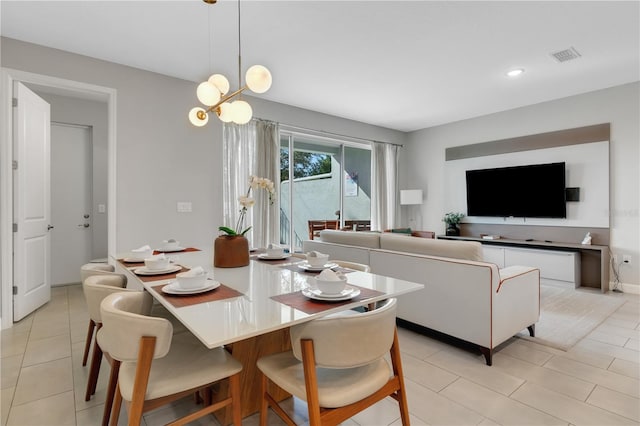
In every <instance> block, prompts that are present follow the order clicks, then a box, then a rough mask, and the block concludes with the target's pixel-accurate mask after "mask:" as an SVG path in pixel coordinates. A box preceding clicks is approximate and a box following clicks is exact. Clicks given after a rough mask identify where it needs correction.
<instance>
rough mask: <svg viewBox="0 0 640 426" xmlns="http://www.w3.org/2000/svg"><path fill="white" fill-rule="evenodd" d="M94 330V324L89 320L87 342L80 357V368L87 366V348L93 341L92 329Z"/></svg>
mask: <svg viewBox="0 0 640 426" xmlns="http://www.w3.org/2000/svg"><path fill="white" fill-rule="evenodd" d="M94 328H96V323H95V322H93V320H92V319H90V320H89V329H88V330H87V341H86V343H85V344H84V354H83V355H82V366H83V367H84V366H85V365H87V359H88V358H89V348H90V347H91V341H92V340H93V329H94Z"/></svg>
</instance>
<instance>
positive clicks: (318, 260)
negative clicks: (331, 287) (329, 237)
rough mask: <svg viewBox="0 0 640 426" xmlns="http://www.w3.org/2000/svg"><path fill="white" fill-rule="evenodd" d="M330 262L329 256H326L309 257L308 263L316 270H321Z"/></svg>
mask: <svg viewBox="0 0 640 426" xmlns="http://www.w3.org/2000/svg"><path fill="white" fill-rule="evenodd" d="M328 261H329V255H328V254H325V255H323V256H309V255H307V263H309V265H311V266H313V267H314V268H321V267H323V266H324V265H325V264H326V263H327V262H328Z"/></svg>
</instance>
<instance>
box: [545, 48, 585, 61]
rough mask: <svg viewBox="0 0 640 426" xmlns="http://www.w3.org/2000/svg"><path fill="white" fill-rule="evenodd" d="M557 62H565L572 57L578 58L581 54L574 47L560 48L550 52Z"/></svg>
mask: <svg viewBox="0 0 640 426" xmlns="http://www.w3.org/2000/svg"><path fill="white" fill-rule="evenodd" d="M551 56H553V57H554V58H556V60H557V61H558V62H567V61H571V60H573V59H578V58H579V57H581V56H582V55H581V54H580V53H578V51H577V50H576V48H575V47H570V48H569V49H565V50H560V51H559V52H554V53H552V54H551Z"/></svg>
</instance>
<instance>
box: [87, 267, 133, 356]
mask: <svg viewBox="0 0 640 426" xmlns="http://www.w3.org/2000/svg"><path fill="white" fill-rule="evenodd" d="M114 271H115V268H114V266H113V265H109V264H108V263H95V262H91V263H87V264H84V265H82V266H81V267H80V282H81V283H82V285H83V287H84V280H85V279H87V278H88V277H91V276H94V275H118V276H120V277H121V278H122V283H121V285H120V287H125V286H126V285H127V277H126V276H124V275H120V274H116V273H115V272H114ZM95 329H96V323H95V322H94V321H93V320H92V319H91V316H89V328H88V330H87V338H86V341H85V343H84V353H83V354H82V366H83V367H84V366H85V365H87V360H88V358H89V351H90V348H91V341H92V340H93V333H94V332H95Z"/></svg>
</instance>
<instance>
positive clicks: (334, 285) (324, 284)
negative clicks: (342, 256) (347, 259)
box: [314, 277, 347, 294]
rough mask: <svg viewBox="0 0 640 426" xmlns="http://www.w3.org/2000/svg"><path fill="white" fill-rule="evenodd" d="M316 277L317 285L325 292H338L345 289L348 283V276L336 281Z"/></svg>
mask: <svg viewBox="0 0 640 426" xmlns="http://www.w3.org/2000/svg"><path fill="white" fill-rule="evenodd" d="M314 279H315V281H316V287H317V288H318V290H320V291H321V292H323V293H325V294H338V293H340V292H341V291H342V290H344V288H345V286H346V285H347V278H346V277H341V278H340V280H336V281H333V280H331V281H327V280H320V279H318V278H314Z"/></svg>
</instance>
